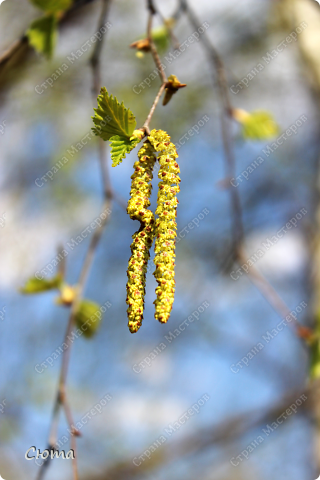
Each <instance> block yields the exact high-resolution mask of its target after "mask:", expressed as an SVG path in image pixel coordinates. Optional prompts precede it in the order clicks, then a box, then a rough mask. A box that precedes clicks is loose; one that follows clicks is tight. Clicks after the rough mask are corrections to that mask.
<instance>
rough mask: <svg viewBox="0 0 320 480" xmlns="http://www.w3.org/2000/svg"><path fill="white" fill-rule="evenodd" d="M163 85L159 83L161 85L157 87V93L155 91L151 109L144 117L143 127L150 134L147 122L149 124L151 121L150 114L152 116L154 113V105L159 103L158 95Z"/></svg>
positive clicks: (160, 93)
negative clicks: (155, 94) (145, 117)
mask: <svg viewBox="0 0 320 480" xmlns="http://www.w3.org/2000/svg"><path fill="white" fill-rule="evenodd" d="M165 86H166V84H165V83H163V84H162V85H161V87H160V89H159V91H158V93H157V96H156V98H155V99H154V101H153V104H152V107H151V110H150V112H149V114H148V116H147V119H146V121H145V122H144V124H143V128H145V130H146V132H147V134H150V131H149V124H150V121H151V119H152V116H153V114H154V111H155V109H156V106H157V105H158V103H159V100H160V97H161V95H162V93H163V90H164V89H165Z"/></svg>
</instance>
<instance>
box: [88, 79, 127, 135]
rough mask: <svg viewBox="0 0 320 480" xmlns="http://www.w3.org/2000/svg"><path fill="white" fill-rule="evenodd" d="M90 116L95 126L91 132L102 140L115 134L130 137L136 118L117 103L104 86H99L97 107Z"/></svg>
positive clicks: (122, 105)
mask: <svg viewBox="0 0 320 480" xmlns="http://www.w3.org/2000/svg"><path fill="white" fill-rule="evenodd" d="M94 111H95V116H94V117H92V119H93V123H94V124H95V127H93V129H92V130H93V132H94V133H95V135H98V136H99V137H101V138H102V139H103V140H109V139H110V138H111V137H114V136H115V135H119V136H120V137H128V138H130V137H131V135H132V133H133V131H134V129H135V126H136V119H135V117H134V115H133V113H132V112H131V111H130V110H129V109H128V108H126V107H125V106H124V104H123V103H121V104H120V103H119V102H118V100H117V99H116V97H113V96H112V95H109V93H108V92H107V89H106V88H105V87H103V88H101V92H100V95H99V96H98V108H95V109H94Z"/></svg>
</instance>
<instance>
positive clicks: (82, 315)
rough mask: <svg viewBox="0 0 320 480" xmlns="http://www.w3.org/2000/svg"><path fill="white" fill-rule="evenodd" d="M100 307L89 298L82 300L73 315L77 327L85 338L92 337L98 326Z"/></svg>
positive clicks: (100, 315) (100, 314)
mask: <svg viewBox="0 0 320 480" xmlns="http://www.w3.org/2000/svg"><path fill="white" fill-rule="evenodd" d="M101 317H102V313H101V307H100V305H99V304H98V303H95V302H91V300H82V301H81V303H80V306H79V309H78V312H77V313H76V316H75V321H76V325H77V327H78V328H79V329H80V330H82V331H83V335H84V336H85V337H87V338H90V337H92V336H93V335H94V334H95V333H96V331H97V330H98V328H99V325H100V322H101Z"/></svg>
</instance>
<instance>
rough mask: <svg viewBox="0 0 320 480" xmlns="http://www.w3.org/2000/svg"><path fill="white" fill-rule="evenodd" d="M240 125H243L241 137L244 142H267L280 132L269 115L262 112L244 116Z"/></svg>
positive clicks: (257, 111) (258, 111)
mask: <svg viewBox="0 0 320 480" xmlns="http://www.w3.org/2000/svg"><path fill="white" fill-rule="evenodd" d="M240 123H242V125H243V129H242V135H243V137H244V138H245V139H246V140H247V139H249V140H268V139H270V138H273V137H275V136H277V135H278V134H279V132H280V129H279V126H278V125H277V123H276V121H275V120H274V118H273V116H272V115H271V113H269V112H266V111H263V110H256V111H254V112H251V113H250V114H248V115H247V116H244V118H243V120H242V121H240Z"/></svg>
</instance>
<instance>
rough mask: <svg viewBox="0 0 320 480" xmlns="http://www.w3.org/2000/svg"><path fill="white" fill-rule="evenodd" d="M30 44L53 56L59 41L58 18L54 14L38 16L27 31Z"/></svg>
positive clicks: (46, 54)
mask: <svg viewBox="0 0 320 480" xmlns="http://www.w3.org/2000/svg"><path fill="white" fill-rule="evenodd" d="M26 34H27V37H28V40H29V44H30V45H31V46H32V47H33V48H34V49H35V50H36V51H37V52H39V53H42V54H43V55H45V56H46V57H47V58H51V57H52V54H53V52H54V48H55V45H56V42H57V19H56V17H55V16H54V15H49V16H45V17H41V18H38V19H37V20H35V21H34V22H32V23H31V25H30V28H29V29H28V30H27V32H26Z"/></svg>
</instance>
